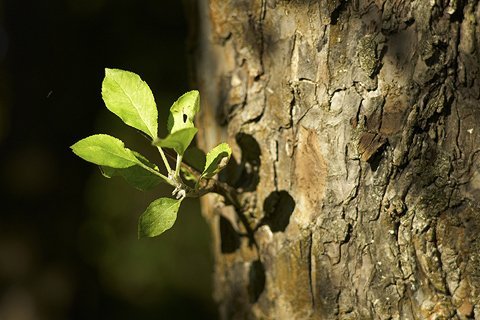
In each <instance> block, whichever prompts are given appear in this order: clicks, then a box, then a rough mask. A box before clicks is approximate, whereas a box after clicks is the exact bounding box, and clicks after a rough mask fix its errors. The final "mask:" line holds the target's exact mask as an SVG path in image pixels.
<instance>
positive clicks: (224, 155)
mask: <svg viewBox="0 0 480 320" xmlns="http://www.w3.org/2000/svg"><path fill="white" fill-rule="evenodd" d="M231 155H232V149H231V148H230V146H229V145H228V144H227V143H221V144H219V145H218V146H216V147H215V148H213V149H212V150H210V152H209V153H207V159H206V163H205V169H204V170H203V173H202V177H204V178H207V179H209V178H212V177H213V176H214V175H216V174H217V173H218V172H219V171H220V170H222V169H223V168H224V167H225V166H226V165H227V163H228V161H229V160H230V156H231Z"/></svg>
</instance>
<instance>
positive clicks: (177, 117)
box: [71, 69, 232, 237]
mask: <svg viewBox="0 0 480 320" xmlns="http://www.w3.org/2000/svg"><path fill="white" fill-rule="evenodd" d="M102 98H103V101H104V102H105V105H106V107H107V109H108V110H110V111H111V112H112V113H114V114H115V115H117V116H118V117H119V118H120V119H121V120H122V121H123V122H124V123H125V124H127V125H129V126H130V127H133V128H135V129H137V130H139V131H141V132H143V133H144V134H146V135H147V137H149V139H150V140H151V143H152V146H154V147H156V148H157V149H158V151H159V153H160V156H161V159H162V162H163V166H164V168H163V169H162V170H161V169H160V168H159V167H158V166H157V165H156V164H154V163H153V162H151V161H149V160H148V159H147V158H146V157H144V156H143V155H141V154H140V153H138V152H136V151H133V150H130V149H129V148H127V147H125V144H124V143H123V141H121V140H119V139H117V138H115V137H112V136H110V135H107V134H96V135H92V136H89V137H87V138H85V139H82V140H80V141H78V142H77V143H75V144H74V145H72V146H71V149H72V150H73V152H74V153H75V154H76V155H77V156H79V157H80V158H82V159H84V160H86V161H88V162H91V163H94V164H96V165H98V166H100V169H101V172H102V174H103V175H104V176H105V177H106V178H111V177H114V176H120V177H123V178H124V179H125V181H127V182H128V183H129V184H131V185H132V186H133V187H135V188H137V189H139V190H142V191H146V190H150V189H152V188H154V187H156V186H158V185H159V184H160V183H166V184H168V185H170V186H171V187H173V188H174V190H173V192H172V196H173V197H162V198H159V199H157V200H154V201H153V202H152V203H151V204H150V205H149V206H148V208H147V209H146V210H145V212H144V213H143V214H142V215H141V216H140V219H139V223H138V236H139V237H154V236H157V235H159V234H161V233H163V232H165V231H166V230H168V229H170V228H171V227H172V226H173V224H174V223H175V221H176V218H177V213H178V210H179V208H180V205H181V203H182V201H183V200H184V199H185V198H186V197H195V196H199V195H203V194H205V193H207V192H208V191H209V190H208V189H207V187H204V186H206V185H208V184H207V183H204V182H205V181H208V180H209V179H212V178H213V177H214V176H215V175H216V174H217V173H218V172H219V171H220V170H222V169H223V168H224V167H225V165H226V164H227V162H228V160H229V159H230V156H231V154H232V150H231V148H230V146H229V145H228V144H226V143H221V144H219V145H218V146H216V147H215V148H213V149H212V150H210V151H209V152H208V153H207V155H205V154H204V153H203V152H202V151H200V150H199V149H196V148H194V147H190V144H191V143H192V141H193V139H194V137H195V135H196V134H197V132H198V129H197V128H196V127H195V124H194V120H195V115H196V114H197V113H198V112H199V110H200V94H199V92H198V91H197V90H193V91H189V92H187V93H185V94H184V95H182V96H181V97H180V98H178V100H177V101H175V102H174V103H173V105H172V106H171V108H170V113H169V116H168V119H167V123H166V125H167V130H168V135H167V136H166V137H163V138H159V137H158V110H157V106H156V104H155V99H154V97H153V94H152V91H151V90H150V88H149V87H148V85H147V84H146V83H145V82H144V81H143V80H142V79H141V78H140V77H139V76H138V75H137V74H135V73H133V72H129V71H124V70H120V69H105V78H104V80H103V83H102ZM189 147H190V148H189ZM164 148H168V149H171V150H173V152H174V153H175V154H176V162H175V165H174V166H173V168H172V166H171V165H170V163H169V161H168V159H167V156H166V153H165V151H164ZM184 156H185V157H188V158H191V162H192V163H195V164H196V165H195V166H194V167H192V166H187V165H185V164H184V161H183V159H184ZM194 168H196V169H194ZM186 181H188V182H191V183H190V184H189V183H187V182H186Z"/></svg>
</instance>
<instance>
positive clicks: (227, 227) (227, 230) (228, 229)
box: [219, 216, 240, 253]
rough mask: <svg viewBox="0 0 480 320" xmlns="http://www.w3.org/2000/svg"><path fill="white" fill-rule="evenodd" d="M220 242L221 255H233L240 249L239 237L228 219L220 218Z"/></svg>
mask: <svg viewBox="0 0 480 320" xmlns="http://www.w3.org/2000/svg"><path fill="white" fill-rule="evenodd" d="M219 223H220V240H221V244H220V247H221V250H222V253H233V252H235V251H237V250H238V249H239V248H240V236H239V235H238V233H237V232H236V231H235V229H234V228H233V226H232V224H231V223H230V221H228V219H226V218H225V217H223V216H220V221H219Z"/></svg>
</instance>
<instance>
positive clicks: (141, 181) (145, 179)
mask: <svg viewBox="0 0 480 320" xmlns="http://www.w3.org/2000/svg"><path fill="white" fill-rule="evenodd" d="M133 153H134V154H135V157H136V158H137V159H138V160H140V161H141V162H142V163H143V164H144V165H146V166H148V167H150V168H152V169H154V170H156V171H158V167H157V166H156V165H154V164H152V163H151V162H150V161H148V160H147V158H145V157H144V156H142V155H141V154H139V153H137V152H135V151H133ZM100 170H101V171H102V174H103V175H104V176H105V177H107V178H111V177H114V176H121V177H123V178H124V179H125V181H127V182H128V183H129V184H130V185H132V186H133V187H134V188H136V189H138V190H141V191H147V190H150V189H152V188H154V187H156V186H157V185H159V184H160V183H161V182H164V181H163V179H161V178H160V177H159V176H157V175H155V174H153V173H152V172H150V171H148V170H147V169H145V168H144V167H142V166H140V165H134V166H131V167H128V168H122V169H118V168H111V167H105V166H100Z"/></svg>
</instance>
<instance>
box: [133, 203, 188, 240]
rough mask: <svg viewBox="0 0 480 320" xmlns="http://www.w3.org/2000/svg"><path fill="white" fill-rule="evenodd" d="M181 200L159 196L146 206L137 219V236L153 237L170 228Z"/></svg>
mask: <svg viewBox="0 0 480 320" xmlns="http://www.w3.org/2000/svg"><path fill="white" fill-rule="evenodd" d="M181 202H182V200H176V199H171V198H160V199H157V200H155V201H153V202H152V203H150V205H149V206H148V208H147V210H145V212H144V213H143V214H142V215H141V216H140V219H139V221H138V237H139V238H143V237H155V236H158V235H160V234H162V233H163V232H165V231H166V230H168V229H170V228H171V227H172V226H173V224H174V223H175V220H176V219H177V212H178V209H179V208H180V204H181Z"/></svg>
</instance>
